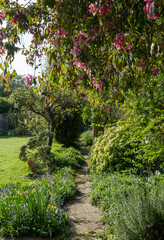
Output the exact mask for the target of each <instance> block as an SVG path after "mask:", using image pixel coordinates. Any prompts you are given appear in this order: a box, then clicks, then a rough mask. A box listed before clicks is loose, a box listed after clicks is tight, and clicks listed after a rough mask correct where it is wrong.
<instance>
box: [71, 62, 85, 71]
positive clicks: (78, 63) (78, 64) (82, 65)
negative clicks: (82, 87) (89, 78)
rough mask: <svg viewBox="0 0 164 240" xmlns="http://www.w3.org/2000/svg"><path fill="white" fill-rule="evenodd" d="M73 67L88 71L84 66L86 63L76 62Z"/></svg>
mask: <svg viewBox="0 0 164 240" xmlns="http://www.w3.org/2000/svg"><path fill="white" fill-rule="evenodd" d="M73 65H75V66H77V67H78V68H82V69H84V70H85V71H86V66H85V65H84V63H82V62H80V61H79V60H77V59H76V60H75V62H74V63H73Z"/></svg>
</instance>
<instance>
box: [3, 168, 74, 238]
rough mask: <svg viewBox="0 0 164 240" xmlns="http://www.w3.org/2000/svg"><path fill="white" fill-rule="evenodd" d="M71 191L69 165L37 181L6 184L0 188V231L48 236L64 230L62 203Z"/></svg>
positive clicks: (72, 189) (65, 220) (64, 213)
mask: <svg viewBox="0 0 164 240" xmlns="http://www.w3.org/2000/svg"><path fill="white" fill-rule="evenodd" d="M74 193H75V185H74V177H73V172H72V170H70V169H69V168H63V169H62V170H60V171H59V172H58V173H57V174H56V175H54V176H53V175H49V174H47V176H43V177H42V178H41V180H40V181H39V180H38V181H35V182H31V183H29V184H24V185H23V184H17V185H16V186H13V185H11V186H5V187H4V188H3V189H2V190H1V192H0V235H2V236H12V237H13V236H22V235H23V236H41V237H46V236H49V237H51V236H53V235H58V234H61V233H63V231H64V228H65V225H66V223H67V220H68V217H67V214H66V212H65V211H63V210H62V209H61V207H62V205H63V203H64V202H65V201H66V200H68V199H69V198H70V197H72V196H73V195H74Z"/></svg>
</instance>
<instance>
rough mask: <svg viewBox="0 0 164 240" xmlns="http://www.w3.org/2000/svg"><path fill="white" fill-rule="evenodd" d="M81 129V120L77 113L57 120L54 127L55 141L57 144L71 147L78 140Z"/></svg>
mask: <svg viewBox="0 0 164 240" xmlns="http://www.w3.org/2000/svg"><path fill="white" fill-rule="evenodd" d="M82 128H83V120H82V117H81V113H80V112H79V111H74V112H72V113H71V114H70V115H69V114H68V113H67V115H66V116H65V117H64V118H61V119H58V120H57V123H56V126H55V139H56V141H58V142H59V143H62V144H64V145H66V146H71V145H73V144H74V142H75V141H76V140H77V139H78V137H79V135H80V133H81V130H82Z"/></svg>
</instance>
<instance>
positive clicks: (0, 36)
mask: <svg viewBox="0 0 164 240" xmlns="http://www.w3.org/2000/svg"><path fill="white" fill-rule="evenodd" d="M4 38H6V34H5V32H4V31H3V30H0V39H4Z"/></svg>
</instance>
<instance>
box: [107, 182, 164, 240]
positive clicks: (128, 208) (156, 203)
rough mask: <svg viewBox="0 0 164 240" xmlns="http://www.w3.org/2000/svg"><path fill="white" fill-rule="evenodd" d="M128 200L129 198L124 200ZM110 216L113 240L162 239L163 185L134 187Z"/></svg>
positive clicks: (163, 233)
mask: <svg viewBox="0 0 164 240" xmlns="http://www.w3.org/2000/svg"><path fill="white" fill-rule="evenodd" d="M127 196H128V197H127ZM127 196H122V201H121V203H120V204H118V211H117V212H116V211H114V212H112V214H111V216H112V219H113V222H114V224H113V232H114V235H115V237H116V239H122V240H138V239H144V240H159V239H164V211H163V209H164V198H163V197H164V183H163V179H162V181H159V182H157V183H155V184H154V183H151V182H150V185H149V184H147V185H145V186H140V185H134V186H133V189H131V191H130V192H129V191H127Z"/></svg>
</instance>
